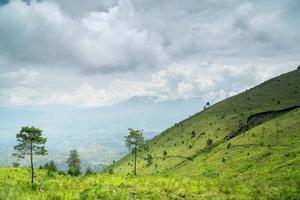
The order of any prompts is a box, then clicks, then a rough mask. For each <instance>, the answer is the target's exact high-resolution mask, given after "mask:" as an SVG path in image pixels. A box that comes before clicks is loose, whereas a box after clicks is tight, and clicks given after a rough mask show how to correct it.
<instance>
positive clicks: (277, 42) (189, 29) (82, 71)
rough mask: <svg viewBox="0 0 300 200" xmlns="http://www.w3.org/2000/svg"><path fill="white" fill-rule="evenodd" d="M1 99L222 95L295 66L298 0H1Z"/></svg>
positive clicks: (88, 101) (12, 102)
mask: <svg viewBox="0 0 300 200" xmlns="http://www.w3.org/2000/svg"><path fill="white" fill-rule="evenodd" d="M0 2H1V3H0V106H2V107H13V108H17V107H24V106H53V105H66V106H74V107H84V108H100V107H107V106H114V105H116V104H119V103H121V102H124V101H126V100H128V99H130V98H132V97H136V96H138V97H153V98H154V99H155V101H170V100H176V99H191V98H201V99H203V100H204V101H212V102H216V101H218V100H221V99H223V98H225V97H228V96H231V95H233V94H236V93H238V92H240V91H243V90H245V89H246V88H248V87H251V86H254V85H256V84H258V83H261V82H263V81H265V80H267V79H269V78H271V77H273V76H276V75H279V74H281V73H284V72H288V71H290V70H293V69H295V68H297V66H298V65H299V64H300V41H299V40H300V12H299V10H300V1H299V0H285V1H282V0H272V1H269V0H253V1H244V0H240V1H234V0H201V1H199V0H184V1H183V0H172V1H166V0H165V1H164V0H163V1H162V0H85V1H82V0H39V1H34V0H33V1H21V0H10V1H8V0H0Z"/></svg>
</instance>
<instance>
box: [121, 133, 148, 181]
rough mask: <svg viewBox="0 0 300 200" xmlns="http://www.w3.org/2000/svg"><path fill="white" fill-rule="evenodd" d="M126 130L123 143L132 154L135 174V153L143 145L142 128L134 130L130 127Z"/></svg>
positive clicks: (134, 172)
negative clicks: (127, 133) (127, 132)
mask: <svg viewBox="0 0 300 200" xmlns="http://www.w3.org/2000/svg"><path fill="white" fill-rule="evenodd" d="M128 130H129V135H128V136H125V144H126V147H127V148H128V149H129V150H130V151H132V153H133V154H134V168H133V174H134V175H136V161H137V154H138V151H139V150H140V149H141V148H142V147H145V139H144V136H143V130H134V129H131V128H129V129H128Z"/></svg>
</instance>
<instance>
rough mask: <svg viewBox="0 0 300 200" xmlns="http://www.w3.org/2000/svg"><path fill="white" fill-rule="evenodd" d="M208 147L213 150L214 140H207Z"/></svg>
mask: <svg viewBox="0 0 300 200" xmlns="http://www.w3.org/2000/svg"><path fill="white" fill-rule="evenodd" d="M206 145H207V147H208V148H212V146H213V140H212V139H210V138H209V139H207V141H206Z"/></svg>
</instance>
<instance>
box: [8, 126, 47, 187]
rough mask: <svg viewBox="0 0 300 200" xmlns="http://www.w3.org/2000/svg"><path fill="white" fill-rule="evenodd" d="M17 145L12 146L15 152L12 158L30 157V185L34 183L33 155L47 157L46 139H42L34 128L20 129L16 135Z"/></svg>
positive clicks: (39, 131)
mask: <svg viewBox="0 0 300 200" xmlns="http://www.w3.org/2000/svg"><path fill="white" fill-rule="evenodd" d="M16 138H17V141H18V144H17V145H16V146H14V150H15V151H16V152H15V153H14V154H13V156H15V157H17V158H22V159H23V158H25V156H30V167H31V183H32V184H33V182H34V165H33V155H47V150H46V148H45V146H44V144H46V142H47V138H46V137H43V135H42V130H41V129H39V128H35V127H28V126H26V127H22V128H21V130H20V132H19V133H18V134H17V135H16Z"/></svg>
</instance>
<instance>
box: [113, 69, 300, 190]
mask: <svg viewBox="0 0 300 200" xmlns="http://www.w3.org/2000/svg"><path fill="white" fill-rule="evenodd" d="M298 106H300V70H296V71H292V72H289V73H287V74H283V75H281V76H279V77H276V78H273V79H271V80H268V81H266V82H265V83H263V84H261V85H259V86H256V87H254V88H252V89H250V90H247V91H245V92H243V93H241V94H238V95H236V96H233V97H230V98H228V99H225V100H223V101H221V102H219V103H217V104H215V105H213V106H211V107H209V108H207V109H206V110H204V111H202V112H200V113H197V114H196V115H194V116H192V117H190V118H188V119H186V120H184V121H182V122H180V123H177V124H175V125H174V126H173V127H171V128H169V129H167V130H165V131H164V132H162V133H161V134H160V135H159V136H157V137H155V138H154V139H153V140H151V141H149V142H148V149H147V150H143V151H142V152H140V153H139V160H138V173H139V174H140V175H150V174H161V173H162V174H166V175H169V176H189V177H194V178H197V179H198V178H199V179H206V180H209V181H221V182H224V187H227V186H228V188H227V189H225V190H226V191H227V190H228V191H227V192H235V191H232V190H233V189H232V187H235V190H236V189H237V188H236V187H243V185H245V190H247V186H248V188H253V187H254V188H256V189H257V190H261V192H262V191H263V190H266V189H267V188H269V189H270V188H272V187H273V186H274V188H273V189H274V190H280V188H281V187H287V188H288V190H290V189H291V190H293V191H294V192H296V191H298V192H299V187H300V181H299V180H300V171H299V168H300V156H299V153H300V109H299V108H298ZM285 109H286V110H285ZM260 113H261V114H260ZM208 140H211V141H212V144H211V146H208V144H207V141H208ZM148 155H151V156H152V157H153V160H152V163H151V164H150V165H149V163H148V162H147V156H148ZM132 162H133V158H132V155H131V154H129V155H127V156H125V157H124V158H123V159H121V160H120V161H119V162H117V163H116V164H114V165H113V166H112V168H113V170H114V172H115V173H116V174H130V173H131V172H132ZM229 180H230V181H229ZM237 184H238V185H239V186H237ZM249 184H250V185H249ZM290 186H291V188H290ZM266 187H267V188H266ZM226 191H224V192H226ZM245 192H247V191H245Z"/></svg>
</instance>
